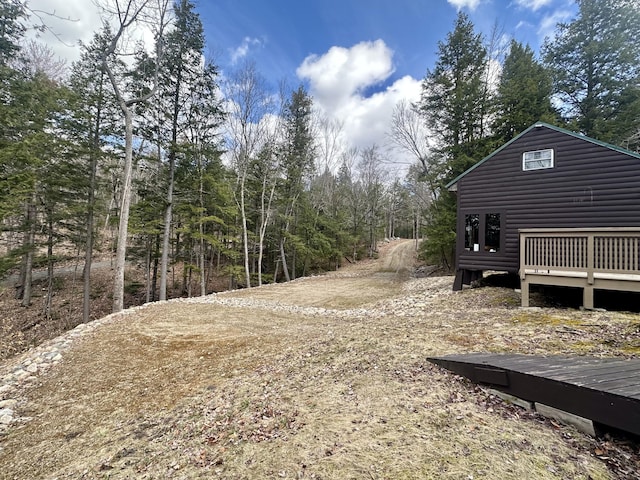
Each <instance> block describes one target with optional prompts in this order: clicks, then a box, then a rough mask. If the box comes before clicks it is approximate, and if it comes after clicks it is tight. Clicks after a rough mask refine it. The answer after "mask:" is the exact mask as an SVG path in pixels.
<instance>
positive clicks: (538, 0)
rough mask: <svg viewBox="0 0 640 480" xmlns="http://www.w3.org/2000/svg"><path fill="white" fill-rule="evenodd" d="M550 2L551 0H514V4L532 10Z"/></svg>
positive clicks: (536, 9)
mask: <svg viewBox="0 0 640 480" xmlns="http://www.w3.org/2000/svg"><path fill="white" fill-rule="evenodd" d="M552 2H553V0H516V4H518V5H519V6H521V7H523V8H527V9H529V10H533V11H534V12H536V11H538V10H539V9H540V8H542V7H546V6H547V5H550V4H551V3H552Z"/></svg>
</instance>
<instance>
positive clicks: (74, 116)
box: [0, 0, 640, 321]
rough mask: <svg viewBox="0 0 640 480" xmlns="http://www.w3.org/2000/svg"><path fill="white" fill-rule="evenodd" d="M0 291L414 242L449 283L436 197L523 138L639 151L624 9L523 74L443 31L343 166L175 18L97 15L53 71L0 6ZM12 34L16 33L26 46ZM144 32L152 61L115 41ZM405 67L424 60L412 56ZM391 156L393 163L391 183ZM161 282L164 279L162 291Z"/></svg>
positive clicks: (191, 16) (183, 12)
mask: <svg viewBox="0 0 640 480" xmlns="http://www.w3.org/2000/svg"><path fill="white" fill-rule="evenodd" d="M0 5H1V6H0V83H1V85H2V90H1V98H0V129H1V130H0V173H1V175H0V225H1V228H2V231H1V237H0V241H1V243H0V255H1V256H0V275H4V274H6V273H7V272H10V271H18V272H19V277H20V280H19V281H18V282H17V288H16V297H17V300H16V301H17V302H21V304H22V305H24V306H28V305H30V304H31V303H32V284H33V281H32V272H33V270H34V268H36V267H42V268H45V267H46V268H47V269H48V272H49V275H48V281H47V282H46V283H47V285H46V290H47V295H46V297H45V301H44V305H43V309H42V314H43V315H44V316H45V317H47V316H49V315H50V314H51V309H52V308H53V302H54V297H53V290H54V282H53V269H54V267H55V265H56V264H57V263H59V262H62V261H68V260H70V259H75V260H76V261H78V262H81V263H82V264H83V265H84V272H83V278H84V285H83V300H82V301H83V304H84V307H85V308H84V317H85V318H84V320H85V321H87V320H88V319H89V304H90V302H91V297H92V293H91V277H90V274H89V273H90V271H91V264H92V261H93V259H94V258H95V257H96V255H109V256H111V257H113V259H114V282H113V293H112V296H113V310H114V311H119V310H121V309H122V308H123V307H124V291H125V290H126V288H127V283H126V282H127V281H128V280H127V278H126V277H125V266H126V265H127V264H132V263H133V264H135V265H137V266H138V267H139V268H141V269H142V270H143V272H144V278H145V286H144V287H145V291H146V295H145V300H146V301H152V300H158V299H159V300H162V299H166V298H169V297H171V296H191V295H203V294H206V293H210V291H211V288H212V280H213V279H214V278H217V279H219V278H221V277H224V278H226V279H227V281H228V286H229V287H232V288H233V287H238V286H242V287H250V286H256V285H261V284H264V283H270V282H277V281H288V280H291V279H294V278H297V277H299V276H304V275H309V274H312V273H316V272H321V271H326V270H330V269H335V268H337V267H338V266H339V265H340V264H341V263H343V262H345V261H354V260H357V259H359V258H362V257H364V256H372V255H374V254H375V250H376V245H377V243H378V242H379V241H380V240H381V239H383V238H391V237H395V236H400V237H405V238H419V237H425V238H426V240H425V242H423V247H422V254H423V255H424V256H425V258H427V259H429V260H430V261H432V262H438V263H441V264H442V265H443V266H445V267H447V268H450V267H451V266H452V259H453V256H452V253H453V244H454V240H455V197H454V196H452V195H451V194H450V193H449V192H447V191H446V189H445V188H444V185H446V183H447V182H448V181H450V180H451V179H453V178H455V177H456V176H457V175H458V174H460V173H462V172H463V171H464V170H465V169H467V168H468V167H470V166H471V165H473V164H474V163H475V162H477V161H479V160H481V159H482V158H483V157H484V156H486V155H487V154H489V153H490V152H491V151H493V150H494V149H495V148H497V147H499V146H500V145H502V144H503V143H505V142H506V141H508V140H510V139H511V138H513V137H514V136H515V135H517V134H518V133H519V132H521V131H522V130H524V129H526V128H527V127H529V126H530V125H531V124H533V123H534V122H536V121H538V120H544V121H547V122H550V123H554V124H556V125H560V126H565V127H567V128H570V129H573V130H575V131H579V132H581V133H584V134H586V135H589V136H592V137H594V138H597V139H600V140H603V141H608V142H611V143H614V144H617V145H620V146H623V147H627V148H629V149H637V148H638V144H639V143H640V138H639V132H640V44H638V42H637V41H636V39H637V38H640V14H639V12H638V7H637V5H636V2H635V0H582V1H578V2H577V6H578V14H577V16H576V17H575V19H574V20H572V21H571V22H569V23H566V24H558V25H557V27H556V31H555V34H554V36H553V37H552V38H550V39H547V41H546V42H545V44H544V46H543V48H542V50H541V53H540V55H536V53H535V52H534V51H533V50H532V49H531V48H530V47H529V46H528V45H523V44H522V43H520V42H518V41H517V40H516V39H511V40H510V41H509V42H505V40H504V39H505V36H504V35H503V34H502V33H501V32H500V31H499V28H496V29H495V30H494V31H493V33H492V34H491V35H489V36H484V35H482V34H480V33H478V32H477V31H476V30H475V26H474V25H473V23H472V22H471V21H470V19H469V18H468V16H467V15H465V14H464V13H463V12H460V13H459V14H458V16H457V19H456V21H455V23H454V26H453V29H452V31H451V32H450V33H449V34H448V35H447V37H446V39H443V40H442V41H441V42H440V43H439V44H438V46H437V54H438V57H437V61H436V64H435V65H434V66H433V67H432V68H429V69H428V70H427V73H426V75H425V78H424V80H423V84H422V96H421V98H420V99H419V100H418V101H417V102H413V103H411V102H408V101H402V102H400V103H399V104H398V105H397V106H396V108H395V110H394V112H393V118H392V119H391V120H392V122H391V123H392V126H391V129H390V131H389V132H388V138H386V139H381V140H382V141H381V144H380V145H370V146H369V147H367V148H362V149H353V148H349V147H347V145H348V141H347V139H345V138H344V135H345V132H344V131H343V129H342V126H341V124H340V123H339V122H337V121H335V120H333V119H330V118H326V117H323V116H322V114H321V113H319V111H318V109H317V108H315V107H314V103H313V98H312V97H311V96H310V94H309V93H308V92H307V90H306V88H305V87H304V86H303V85H301V86H298V87H294V88H290V87H288V86H287V85H284V84H282V85H279V86H277V87H275V88H274V86H272V85H269V84H268V83H267V82H266V80H265V79H264V78H263V77H262V75H261V74H260V72H259V71H258V70H257V68H256V66H255V64H254V63H251V62H245V63H243V64H241V65H240V66H238V67H237V68H235V69H234V70H233V71H228V72H225V74H224V76H223V75H221V72H220V71H219V68H218V67H217V66H216V64H215V62H214V61H213V60H211V59H208V58H206V56H205V54H204V51H205V38H204V31H203V27H202V23H201V21H200V18H199V16H198V14H197V12H196V11H195V7H194V5H193V3H192V2H191V1H189V0H176V1H175V2H170V1H169V0H105V1H103V2H102V3H101V4H100V8H101V12H102V16H103V18H104V20H105V22H104V23H103V25H104V26H103V28H102V29H101V30H99V31H97V32H95V34H94V36H93V39H92V41H91V42H90V43H88V44H86V45H82V46H81V48H82V55H81V58H80V60H78V61H77V62H75V63H73V64H72V65H70V66H67V65H65V64H64V62H61V61H60V60H59V59H57V58H56V57H55V55H53V54H52V52H51V50H50V49H49V48H48V47H47V46H46V45H41V44H38V43H37V42H35V41H30V42H28V41H26V40H25V38H24V37H25V33H26V29H27V28H28V25H33V24H35V25H36V26H37V28H41V29H46V28H47V26H46V22H47V18H46V15H45V14H42V13H39V12H34V11H32V10H30V8H29V2H28V1H21V0H2V2H1V4H0ZM29 28H31V27H29ZM141 29H144V30H145V31H149V32H151V33H152V38H153V39H154V45H153V46H150V45H148V44H147V45H142V44H141V43H140V42H136V41H135V38H133V37H132V35H133V33H134V32H136V31H140V30H141ZM425 48H429V49H430V48H433V47H432V46H425ZM391 148H394V149H396V150H401V151H403V152H404V155H405V157H407V156H408V157H409V158H412V159H413V162H414V163H413V165H411V166H410V168H408V169H403V170H402V172H403V176H402V177H398V176H397V175H395V170H394V167H393V164H392V163H391V158H392V153H391V151H390V149H391ZM176 272H177V273H176Z"/></svg>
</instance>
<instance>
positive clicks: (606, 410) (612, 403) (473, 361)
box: [427, 353, 640, 436]
mask: <svg viewBox="0 0 640 480" xmlns="http://www.w3.org/2000/svg"><path fill="white" fill-rule="evenodd" d="M427 360H428V361H430V362H432V363H435V364H436V365H439V366H441V367H444V368H446V369H447V370H450V371H452V372H454V373H456V374H458V375H462V376H464V377H467V378H468V379H470V380H471V381H473V382H475V383H480V384H484V385H487V386H490V387H491V388H494V389H496V390H498V391H501V392H504V393H507V394H509V395H512V396H514V397H517V398H519V399H523V400H526V401H527V402H532V403H535V404H536V406H537V405H538V404H542V405H545V406H550V407H553V408H554V409H558V410H560V411H563V412H568V413H570V414H573V415H577V416H579V417H583V418H584V419H588V420H590V421H592V422H593V423H594V424H595V425H598V424H600V425H603V426H607V427H613V428H615V429H618V430H622V431H625V432H629V433H632V434H634V435H638V436H640V359H630V360H627V359H619V358H594V357H563V356H549V357H542V356H532V355H516V354H487V353H473V354H464V355H448V356H445V357H431V358H427Z"/></svg>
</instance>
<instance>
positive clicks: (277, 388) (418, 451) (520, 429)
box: [0, 244, 638, 480]
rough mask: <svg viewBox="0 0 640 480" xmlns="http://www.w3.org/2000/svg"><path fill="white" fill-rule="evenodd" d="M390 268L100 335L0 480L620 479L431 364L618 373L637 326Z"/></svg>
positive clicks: (41, 400) (35, 404)
mask: <svg viewBox="0 0 640 480" xmlns="http://www.w3.org/2000/svg"><path fill="white" fill-rule="evenodd" d="M405 245H406V244H405ZM391 247H393V248H392V251H391V252H389V253H388V255H398V258H401V257H402V258H404V255H405V254H406V250H395V248H399V249H402V248H406V247H401V246H398V245H397V244H394V245H392V246H391ZM400 253H402V255H400ZM383 257H384V255H383ZM387 258H388V257H387ZM383 265H384V266H385V270H386V272H380V271H379V270H377V269H376V268H375V264H374V263H368V264H366V265H365V266H361V267H360V268H359V269H352V270H347V271H343V272H340V273H339V274H336V275H332V276H330V277H316V278H311V279H304V280H300V281H296V282H292V283H290V284H287V285H277V286H268V287H264V288H261V289H254V290H250V291H239V292H231V293H227V294H224V295H219V296H218V297H216V298H213V299H210V303H188V302H169V303H165V304H155V305H151V306H148V307H146V308H143V309H140V310H138V311H137V312H136V313H133V314H130V315H127V316H124V317H122V318H120V319H118V320H115V321H113V322H111V323H108V324H106V325H103V326H102V327H100V328H98V329H97V330H95V331H94V332H93V333H91V334H90V335H88V336H86V337H84V338H82V339H81V340H79V341H77V342H76V343H75V345H74V347H73V348H72V349H71V350H70V351H69V352H68V353H66V354H65V357H64V361H63V362H62V363H61V364H60V365H59V366H58V367H56V368H55V369H52V370H50V371H49V372H48V373H47V374H46V375H44V376H42V377H40V378H39V379H38V382H37V384H36V385H34V386H31V387H25V389H24V391H23V392H22V396H21V398H20V404H19V412H18V413H19V414H20V415H21V416H23V417H30V418H31V419H30V420H28V421H25V422H23V423H22V424H20V425H18V426H14V427H13V428H12V429H11V430H10V431H9V434H8V435H7V436H6V437H5V438H2V439H0V448H1V450H0V464H1V465H2V469H0V478H59V479H65V478H69V479H77V478H185V479H186V478H225V479H254V478H315V479H325V480H326V479H349V478H352V479H360V478H364V479H422V478H445V479H470V478H476V479H477V478H502V479H516V478H518V479H524V478H536V479H557V478H566V479H580V478H582V479H609V478H615V474H614V473H613V472H611V471H609V470H608V469H607V466H606V464H605V463H603V462H602V461H601V460H599V459H598V458H596V456H595V455H594V454H593V453H592V452H593V451H594V448H595V446H596V442H595V441H594V440H592V439H589V438H588V437H585V436H583V435H582V434H580V433H578V432H576V431H574V430H572V429H571V428H569V427H561V428H554V427H552V426H550V424H549V423H548V422H546V421H542V420H540V419H539V418H538V417H536V416H534V415H530V414H525V413H524V412H521V411H519V410H518V409H516V408H511V407H506V406H500V405H499V404H498V402H496V401H495V400H494V399H493V398H492V397H490V396H489V394H488V393H486V392H484V391H482V390H480V389H478V388H476V387H474V386H473V385H470V384H469V383H467V382H466V381H464V380H462V379H460V378H458V377H455V376H453V375H451V374H449V373H446V372H444V371H442V370H440V369H438V368H437V367H434V366H431V365H430V364H429V363H427V362H426V361H425V357H427V356H429V355H441V354H447V353H454V352H465V351H480V350H495V351H514V352H522V353H529V352H545V353H555V352H563V353H566V352H572V351H574V349H576V350H579V351H580V352H583V351H585V350H586V351H588V352H589V353H607V354H617V355H622V354H625V352H624V351H623V348H622V347H621V346H611V345H609V344H606V343H603V342H601V341H599V340H598V338H599V335H602V333H603V332H604V333H605V335H604V336H605V338H608V337H607V336H606V333H607V328H608V326H609V325H611V326H612V330H611V336H613V335H614V334H615V332H617V331H623V330H624V331H627V332H631V333H630V335H631V334H633V331H634V330H633V326H634V325H637V323H638V317H637V316H634V315H626V314H603V313H598V312H579V311H560V310H552V309H544V310H541V311H539V312H536V311H523V310H521V309H519V308H515V307H514V306H513V305H512V304H513V302H512V301H511V300H512V297H513V295H515V294H514V293H513V292H512V291H509V290H507V289H499V288H486V289H475V290H464V291H463V292H460V293H455V294H454V293H453V292H451V290H450V282H451V279H450V278H432V279H422V280H410V281H406V282H399V281H398V279H397V276H396V275H395V274H390V273H388V272H390V271H392V272H398V273H400V270H401V269H398V268H396V267H397V265H394V266H392V267H389V265H388V264H387V263H385V264H383ZM235 301H237V302H238V303H237V305H236V306H233V302H235ZM223 302H226V303H223ZM251 302H254V304H253V305H252V303H251ZM242 305H244V306H242ZM288 305H296V306H299V307H315V308H314V309H310V308H306V309H305V308H300V309H298V310H292V309H287V308H286V306H288ZM488 305H492V306H490V307H489V306H488ZM318 308H326V309H327V310H319V309H318ZM329 309H333V310H329ZM575 332H582V333H583V334H582V335H577V334H576V333H575ZM598 332H599V333H598ZM632 340H633V339H631V340H630V341H632ZM585 342H591V343H590V344H589V347H588V348H585V346H584V343H585Z"/></svg>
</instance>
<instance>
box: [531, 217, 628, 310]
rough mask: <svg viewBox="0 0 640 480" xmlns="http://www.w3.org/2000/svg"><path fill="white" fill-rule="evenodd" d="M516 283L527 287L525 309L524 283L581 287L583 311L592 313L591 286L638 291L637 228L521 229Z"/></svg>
mask: <svg viewBox="0 0 640 480" xmlns="http://www.w3.org/2000/svg"><path fill="white" fill-rule="evenodd" d="M527 276H529V279H528V278H527ZM553 278H556V280H555V281H554V280H553ZM520 279H521V280H522V283H523V284H525V286H526V297H527V298H526V303H527V304H528V282H529V281H530V282H531V283H544V284H551V285H570V286H583V287H584V288H585V307H587V308H593V288H594V285H595V288H605V289H616V290H634V291H637V290H638V289H640V227H627V228H617V227H615V228H614V227H612V228H593V229H524V230H520ZM560 279H562V280H560ZM567 279H576V280H567ZM578 279H582V280H578ZM628 282H634V283H633V284H629V283H628ZM524 304H525V291H524V288H523V305H524ZM589 304H590V305H589Z"/></svg>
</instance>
